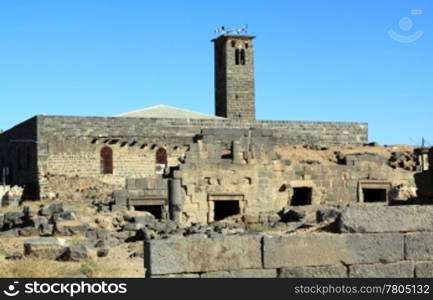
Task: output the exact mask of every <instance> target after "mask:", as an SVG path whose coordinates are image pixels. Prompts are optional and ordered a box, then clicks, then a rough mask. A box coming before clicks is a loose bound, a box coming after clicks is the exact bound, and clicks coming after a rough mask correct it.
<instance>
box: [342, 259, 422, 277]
mask: <svg viewBox="0 0 433 300" xmlns="http://www.w3.org/2000/svg"><path fill="white" fill-rule="evenodd" d="M349 277H351V278H412V277H414V264H413V263H412V262H398V263H391V264H369V265H353V266H350V267H349Z"/></svg>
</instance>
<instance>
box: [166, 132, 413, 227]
mask: <svg viewBox="0 0 433 300" xmlns="http://www.w3.org/2000/svg"><path fill="white" fill-rule="evenodd" d="M258 133H259V132H255V133H254V134H248V133H247V132H242V130H233V129H231V130H226V131H225V133H224V134H217V133H216V132H214V130H213V129H206V130H203V131H202V139H201V140H199V141H197V143H194V144H192V145H191V149H190V151H188V152H187V153H186V158H185V163H183V164H181V165H180V167H179V169H178V170H176V171H174V178H176V179H178V180H179V181H180V186H181V190H180V191H179V192H178V194H179V195H180V197H178V198H179V199H178V200H176V202H177V204H179V207H180V210H181V211H182V212H183V214H182V217H181V219H180V220H178V221H179V222H181V223H185V224H190V223H195V222H199V223H209V222H212V221H214V207H215V201H224V200H232V201H238V203H239V209H240V211H239V213H240V214H242V215H256V216H258V215H259V214H260V213H266V212H269V213H276V212H278V211H280V210H282V209H283V208H284V207H286V206H288V205H291V200H292V197H293V194H294V190H295V189H296V188H310V189H311V191H312V196H311V205H315V206H317V205H323V204H340V205H344V204H349V203H362V202H363V201H364V198H363V192H362V188H363V187H365V186H369V185H370V186H371V185H377V186H381V187H383V188H384V189H386V192H387V195H386V201H384V202H382V203H378V204H379V205H380V204H381V205H387V204H388V203H389V202H391V200H392V199H393V197H394V196H393V195H392V192H393V191H394V190H395V189H397V188H398V187H405V188H407V190H411V191H412V195H404V196H403V197H402V198H404V199H407V198H410V197H411V196H416V195H415V190H416V185H415V182H414V174H415V172H414V171H413V170H408V169H403V168H392V167H391V166H390V164H389V157H385V156H382V155H379V154H377V153H376V154H374V151H376V152H378V150H377V149H376V150H375V149H371V148H370V147H360V148H359V150H358V152H354V153H353V154H347V155H346V156H345V157H344V159H342V158H341V157H340V158H337V157H336V156H337V155H336V154H334V152H333V150H327V152H326V153H328V154H327V155H325V154H324V153H325V151H320V150H309V149H306V148H304V147H302V146H301V147H299V148H300V149H297V148H296V146H295V147H294V146H292V145H284V144H283V143H280V141H279V140H277V139H275V138H274V137H272V136H266V135H263V134H261V135H259V134H258ZM335 149H339V150H342V148H338V147H337V148H335ZM384 149H385V148H380V150H383V152H385V150H384ZM342 151H343V150H342ZM369 151H370V152H371V153H369ZM312 155H316V159H312V158H311V157H310V156H312ZM320 155H322V156H323V158H321V156H320ZM339 155H340V154H339ZM297 156H298V158H297ZM318 158H320V159H318ZM338 159H340V160H342V161H339V160H338Z"/></svg>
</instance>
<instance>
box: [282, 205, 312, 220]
mask: <svg viewBox="0 0 433 300" xmlns="http://www.w3.org/2000/svg"><path fill="white" fill-rule="evenodd" d="M305 216H306V213H305V212H304V211H302V210H299V209H293V207H287V208H285V209H284V210H283V211H282V212H281V221H282V222H299V221H301V220H302V219H304V218H305Z"/></svg>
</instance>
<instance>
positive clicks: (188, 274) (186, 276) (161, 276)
mask: <svg viewBox="0 0 433 300" xmlns="http://www.w3.org/2000/svg"><path fill="white" fill-rule="evenodd" d="M152 278H161V279H162V278H167V279H168V278H170V279H171V278H200V275H199V274H194V273H185V274H168V275H155V276H152Z"/></svg>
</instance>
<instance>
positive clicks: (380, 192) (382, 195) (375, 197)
mask: <svg viewBox="0 0 433 300" xmlns="http://www.w3.org/2000/svg"><path fill="white" fill-rule="evenodd" d="M362 193H363V194H364V202H367V203H371V202H386V200H387V196H386V189H362Z"/></svg>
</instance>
